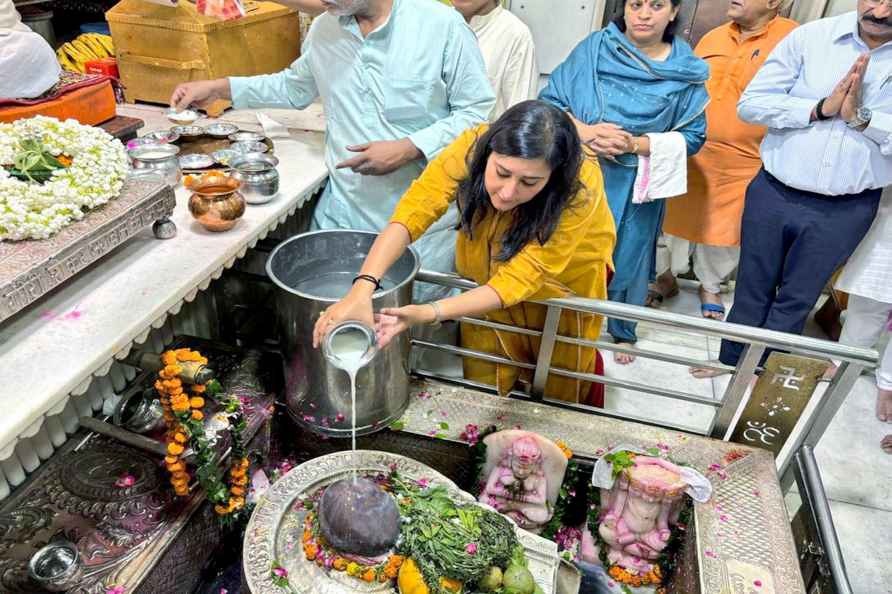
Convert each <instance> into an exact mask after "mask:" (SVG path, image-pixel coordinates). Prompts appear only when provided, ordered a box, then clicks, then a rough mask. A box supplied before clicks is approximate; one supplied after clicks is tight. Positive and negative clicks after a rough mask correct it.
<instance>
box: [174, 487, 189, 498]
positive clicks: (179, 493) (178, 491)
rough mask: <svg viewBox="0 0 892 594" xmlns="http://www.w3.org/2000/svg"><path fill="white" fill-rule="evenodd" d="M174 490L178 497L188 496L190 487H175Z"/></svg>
mask: <svg viewBox="0 0 892 594" xmlns="http://www.w3.org/2000/svg"><path fill="white" fill-rule="evenodd" d="M173 492H174V493H176V494H177V496H178V497H186V496H187V495H189V488H188V487H183V488H182V489H174V490H173Z"/></svg>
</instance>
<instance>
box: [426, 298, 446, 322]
mask: <svg viewBox="0 0 892 594" xmlns="http://www.w3.org/2000/svg"><path fill="white" fill-rule="evenodd" d="M428 305H430V306H431V307H432V308H434V321H433V322H431V323H430V325H431V326H433V327H434V328H438V327H439V326H440V323H441V322H442V321H443V312H442V311H440V305H439V304H438V303H437V302H436V301H429V302H428Z"/></svg>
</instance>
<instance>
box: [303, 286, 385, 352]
mask: <svg viewBox="0 0 892 594" xmlns="http://www.w3.org/2000/svg"><path fill="white" fill-rule="evenodd" d="M345 320H356V321H358V322H362V323H363V324H365V325H367V326H368V327H369V328H373V327H374V326H375V316H374V314H373V313H372V294H371V293H368V294H365V293H362V292H359V291H356V290H351V291H350V292H349V293H347V296H346V297H344V298H343V299H341V300H340V301H338V302H337V303H335V304H334V305H332V306H331V307H329V308H328V309H326V310H325V311H323V312H322V315H320V316H319V319H318V320H316V326H315V327H314V328H313V348H314V349H318V348H319V345H320V344H322V339H323V338H325V335H326V334H327V333H328V331H329V330H331V329H332V328H333V327H335V326H336V325H338V324H340V323H341V322H343V321H345Z"/></svg>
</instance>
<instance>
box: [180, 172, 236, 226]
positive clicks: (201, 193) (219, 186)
mask: <svg viewBox="0 0 892 594" xmlns="http://www.w3.org/2000/svg"><path fill="white" fill-rule="evenodd" d="M240 186H241V182H240V181H238V180H237V179H233V178H232V177H229V176H226V175H212V176H209V177H206V178H203V179H202V180H201V181H199V182H198V183H196V184H195V185H193V186H192V187H191V188H190V189H191V190H192V196H191V197H189V212H191V213H192V216H193V217H195V220H196V221H198V222H199V223H200V224H201V226H202V227H204V228H205V229H207V230H208V231H227V230H229V229H232V228H233V227H234V226H235V224H236V223H237V222H238V220H239V219H240V218H241V216H242V215H243V214H245V199H244V198H243V197H242V195H241V194H240V193H239V191H238V189H239V187H240Z"/></svg>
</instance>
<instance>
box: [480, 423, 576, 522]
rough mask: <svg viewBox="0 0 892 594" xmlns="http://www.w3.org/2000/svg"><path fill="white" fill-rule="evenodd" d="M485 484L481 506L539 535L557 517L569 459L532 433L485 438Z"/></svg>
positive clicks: (550, 443)
mask: <svg viewBox="0 0 892 594" xmlns="http://www.w3.org/2000/svg"><path fill="white" fill-rule="evenodd" d="M483 443H484V444H485V445H486V463H485V465H484V467H483V474H482V475H481V476H483V477H486V484H485V486H484V487H483V491H482V492H481V493H480V497H479V500H480V502H481V503H485V504H487V505H490V506H492V507H493V508H494V509H495V510H496V511H498V512H500V513H502V514H504V515H506V516H508V517H509V518H511V519H512V520H514V522H515V523H516V524H517V525H518V526H520V527H521V528H524V529H526V530H529V531H530V532H534V533H538V532H539V531H541V530H542V527H543V526H544V525H545V524H546V523H548V521H549V520H550V519H551V516H552V515H553V513H554V505H555V502H557V498H558V493H559V492H560V488H561V483H562V482H563V480H564V473H565V472H566V470H567V458H566V457H565V456H564V452H563V451H562V450H561V449H560V448H559V447H558V446H557V445H556V444H555V443H554V442H552V441H549V440H547V439H545V438H544V437H542V436H541V435H537V434H536V433H531V432H529V431H521V430H519V429H512V430H508V431H499V432H497V433H493V434H492V435H489V436H487V437H486V438H484V440H483Z"/></svg>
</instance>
